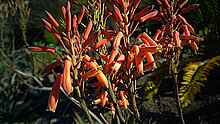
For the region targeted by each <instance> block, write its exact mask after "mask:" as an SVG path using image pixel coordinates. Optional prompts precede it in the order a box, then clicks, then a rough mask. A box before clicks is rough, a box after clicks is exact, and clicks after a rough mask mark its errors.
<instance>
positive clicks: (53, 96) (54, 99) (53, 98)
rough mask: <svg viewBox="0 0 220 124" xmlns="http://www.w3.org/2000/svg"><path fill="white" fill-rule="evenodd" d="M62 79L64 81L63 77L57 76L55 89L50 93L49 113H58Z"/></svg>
mask: <svg viewBox="0 0 220 124" xmlns="http://www.w3.org/2000/svg"><path fill="white" fill-rule="evenodd" d="M62 79H63V75H57V78H56V81H55V83H54V84H53V88H52V90H51V92H50V95H49V99H48V110H49V111H52V112H55V111H56V108H57V103H58V99H59V93H60V86H61V83H62Z"/></svg>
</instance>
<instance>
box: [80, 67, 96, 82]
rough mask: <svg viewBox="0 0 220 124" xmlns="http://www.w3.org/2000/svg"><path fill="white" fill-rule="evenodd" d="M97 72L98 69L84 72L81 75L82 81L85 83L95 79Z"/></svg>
mask: <svg viewBox="0 0 220 124" xmlns="http://www.w3.org/2000/svg"><path fill="white" fill-rule="evenodd" d="M99 72H100V71H99V70H98V69H93V70H89V71H88V72H86V73H84V74H83V75H82V80H83V81H86V80H88V79H89V78H91V77H95V76H97V75H98V73H99Z"/></svg>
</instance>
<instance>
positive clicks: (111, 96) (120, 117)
mask: <svg viewBox="0 0 220 124" xmlns="http://www.w3.org/2000/svg"><path fill="white" fill-rule="evenodd" d="M108 84H109V88H108V92H109V95H110V98H111V100H112V102H113V104H114V106H115V108H116V112H117V114H118V116H119V119H120V120H121V121H122V123H123V124H124V123H125V119H124V117H123V116H122V113H121V110H120V108H119V105H118V103H117V102H116V97H115V94H114V92H113V89H112V86H111V83H110V81H109V82H108Z"/></svg>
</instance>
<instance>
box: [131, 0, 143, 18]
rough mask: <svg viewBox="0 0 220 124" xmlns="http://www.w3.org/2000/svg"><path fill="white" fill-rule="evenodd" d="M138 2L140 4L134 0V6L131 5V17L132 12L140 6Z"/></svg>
mask: <svg viewBox="0 0 220 124" xmlns="http://www.w3.org/2000/svg"><path fill="white" fill-rule="evenodd" d="M140 2H141V0H135V1H134V4H133V6H132V8H131V15H133V14H134V12H135V10H136V9H137V7H138V5H139V4H140Z"/></svg>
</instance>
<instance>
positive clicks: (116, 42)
mask: <svg viewBox="0 0 220 124" xmlns="http://www.w3.org/2000/svg"><path fill="white" fill-rule="evenodd" d="M122 37H123V33H122V32H121V31H119V32H118V34H117V36H116V38H115V40H114V42H113V47H114V48H116V49H118V47H119V45H120V42H121V38H122Z"/></svg>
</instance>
